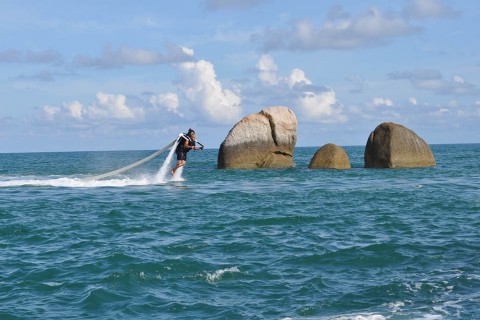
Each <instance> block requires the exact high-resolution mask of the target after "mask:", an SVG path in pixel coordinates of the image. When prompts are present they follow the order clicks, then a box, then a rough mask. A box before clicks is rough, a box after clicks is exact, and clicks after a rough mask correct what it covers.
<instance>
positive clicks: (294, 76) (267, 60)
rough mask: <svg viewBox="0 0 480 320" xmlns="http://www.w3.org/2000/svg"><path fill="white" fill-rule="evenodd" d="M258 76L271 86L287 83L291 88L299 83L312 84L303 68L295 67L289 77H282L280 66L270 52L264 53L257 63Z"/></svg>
mask: <svg viewBox="0 0 480 320" xmlns="http://www.w3.org/2000/svg"><path fill="white" fill-rule="evenodd" d="M256 70H257V76H258V78H259V79H260V81H261V82H262V83H263V84H265V85H269V86H275V85H282V84H287V85H288V87H289V88H293V87H294V86H295V85H297V84H312V81H311V80H310V79H308V78H307V77H306V75H305V72H304V71H303V70H301V69H298V68H294V69H293V70H292V71H291V72H290V74H289V75H288V76H287V77H280V76H279V75H278V74H277V72H278V66H277V65H276V64H275V62H274V61H273V58H272V57H271V56H270V55H268V54H263V55H262V56H261V57H260V59H259V60H258V62H257V64H256Z"/></svg>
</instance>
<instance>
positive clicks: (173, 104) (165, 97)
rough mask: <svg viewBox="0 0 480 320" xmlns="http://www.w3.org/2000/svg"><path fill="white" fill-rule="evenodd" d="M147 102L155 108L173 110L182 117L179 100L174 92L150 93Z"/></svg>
mask: <svg viewBox="0 0 480 320" xmlns="http://www.w3.org/2000/svg"><path fill="white" fill-rule="evenodd" d="M149 102H150V103H151V104H152V105H153V106H154V107H155V108H164V109H166V110H168V111H169V112H173V113H175V114H178V115H179V116H181V117H183V116H184V115H183V114H182V113H180V112H179V106H180V100H179V98H178V95H177V94H176V93H174V92H167V93H161V94H157V95H152V96H150V98H149Z"/></svg>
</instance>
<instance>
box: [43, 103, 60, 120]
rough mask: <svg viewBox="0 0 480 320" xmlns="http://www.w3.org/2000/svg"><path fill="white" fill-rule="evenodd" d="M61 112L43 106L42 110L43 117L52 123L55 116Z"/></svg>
mask: <svg viewBox="0 0 480 320" xmlns="http://www.w3.org/2000/svg"><path fill="white" fill-rule="evenodd" d="M60 111H61V109H60V108H59V107H51V106H44V107H43V108H42V112H43V115H44V116H45V118H46V119H47V120H48V121H53V120H54V118H55V115H56V114H58V113H59V112H60Z"/></svg>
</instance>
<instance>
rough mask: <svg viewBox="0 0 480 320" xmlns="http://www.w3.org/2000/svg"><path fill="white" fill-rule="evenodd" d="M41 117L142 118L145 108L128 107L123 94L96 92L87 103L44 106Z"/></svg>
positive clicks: (73, 118) (92, 119) (136, 119)
mask: <svg viewBox="0 0 480 320" xmlns="http://www.w3.org/2000/svg"><path fill="white" fill-rule="evenodd" d="M42 113H43V118H44V119H45V120H47V121H56V120H59V121H63V120H75V121H87V122H88V121H96V120H102V121H103V120H107V121H108V120H121V121H138V120H142V119H143V118H144V115H145V110H144V109H143V108H141V107H129V106H128V105H127V104H126V96H125V95H123V94H117V95H116V94H109V93H104V92H98V93H97V94H96V100H95V101H94V102H92V103H91V104H89V105H86V106H85V105H83V104H82V103H80V102H78V101H73V102H67V103H64V104H63V105H62V106H61V107H55V106H44V107H43V108H42Z"/></svg>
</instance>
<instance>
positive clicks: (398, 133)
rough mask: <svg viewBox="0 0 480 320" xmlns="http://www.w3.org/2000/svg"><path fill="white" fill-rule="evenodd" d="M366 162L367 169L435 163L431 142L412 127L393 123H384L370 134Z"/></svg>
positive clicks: (408, 166) (426, 165)
mask: <svg viewBox="0 0 480 320" xmlns="http://www.w3.org/2000/svg"><path fill="white" fill-rule="evenodd" d="M364 161H365V167H366V168H419V167H432V166H435V157H434V156H433V153H432V150H430V147H429V146H428V144H427V143H426V142H425V141H424V140H423V139H422V138H420V137H419V136H418V135H417V134H416V133H415V132H413V131H412V130H410V129H408V128H406V127H404V126H402V125H399V124H395V123H392V122H384V123H382V124H380V125H379V126H378V127H376V128H375V130H374V131H373V132H372V133H370V136H369V137H368V141H367V145H366V147H365V156H364Z"/></svg>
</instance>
